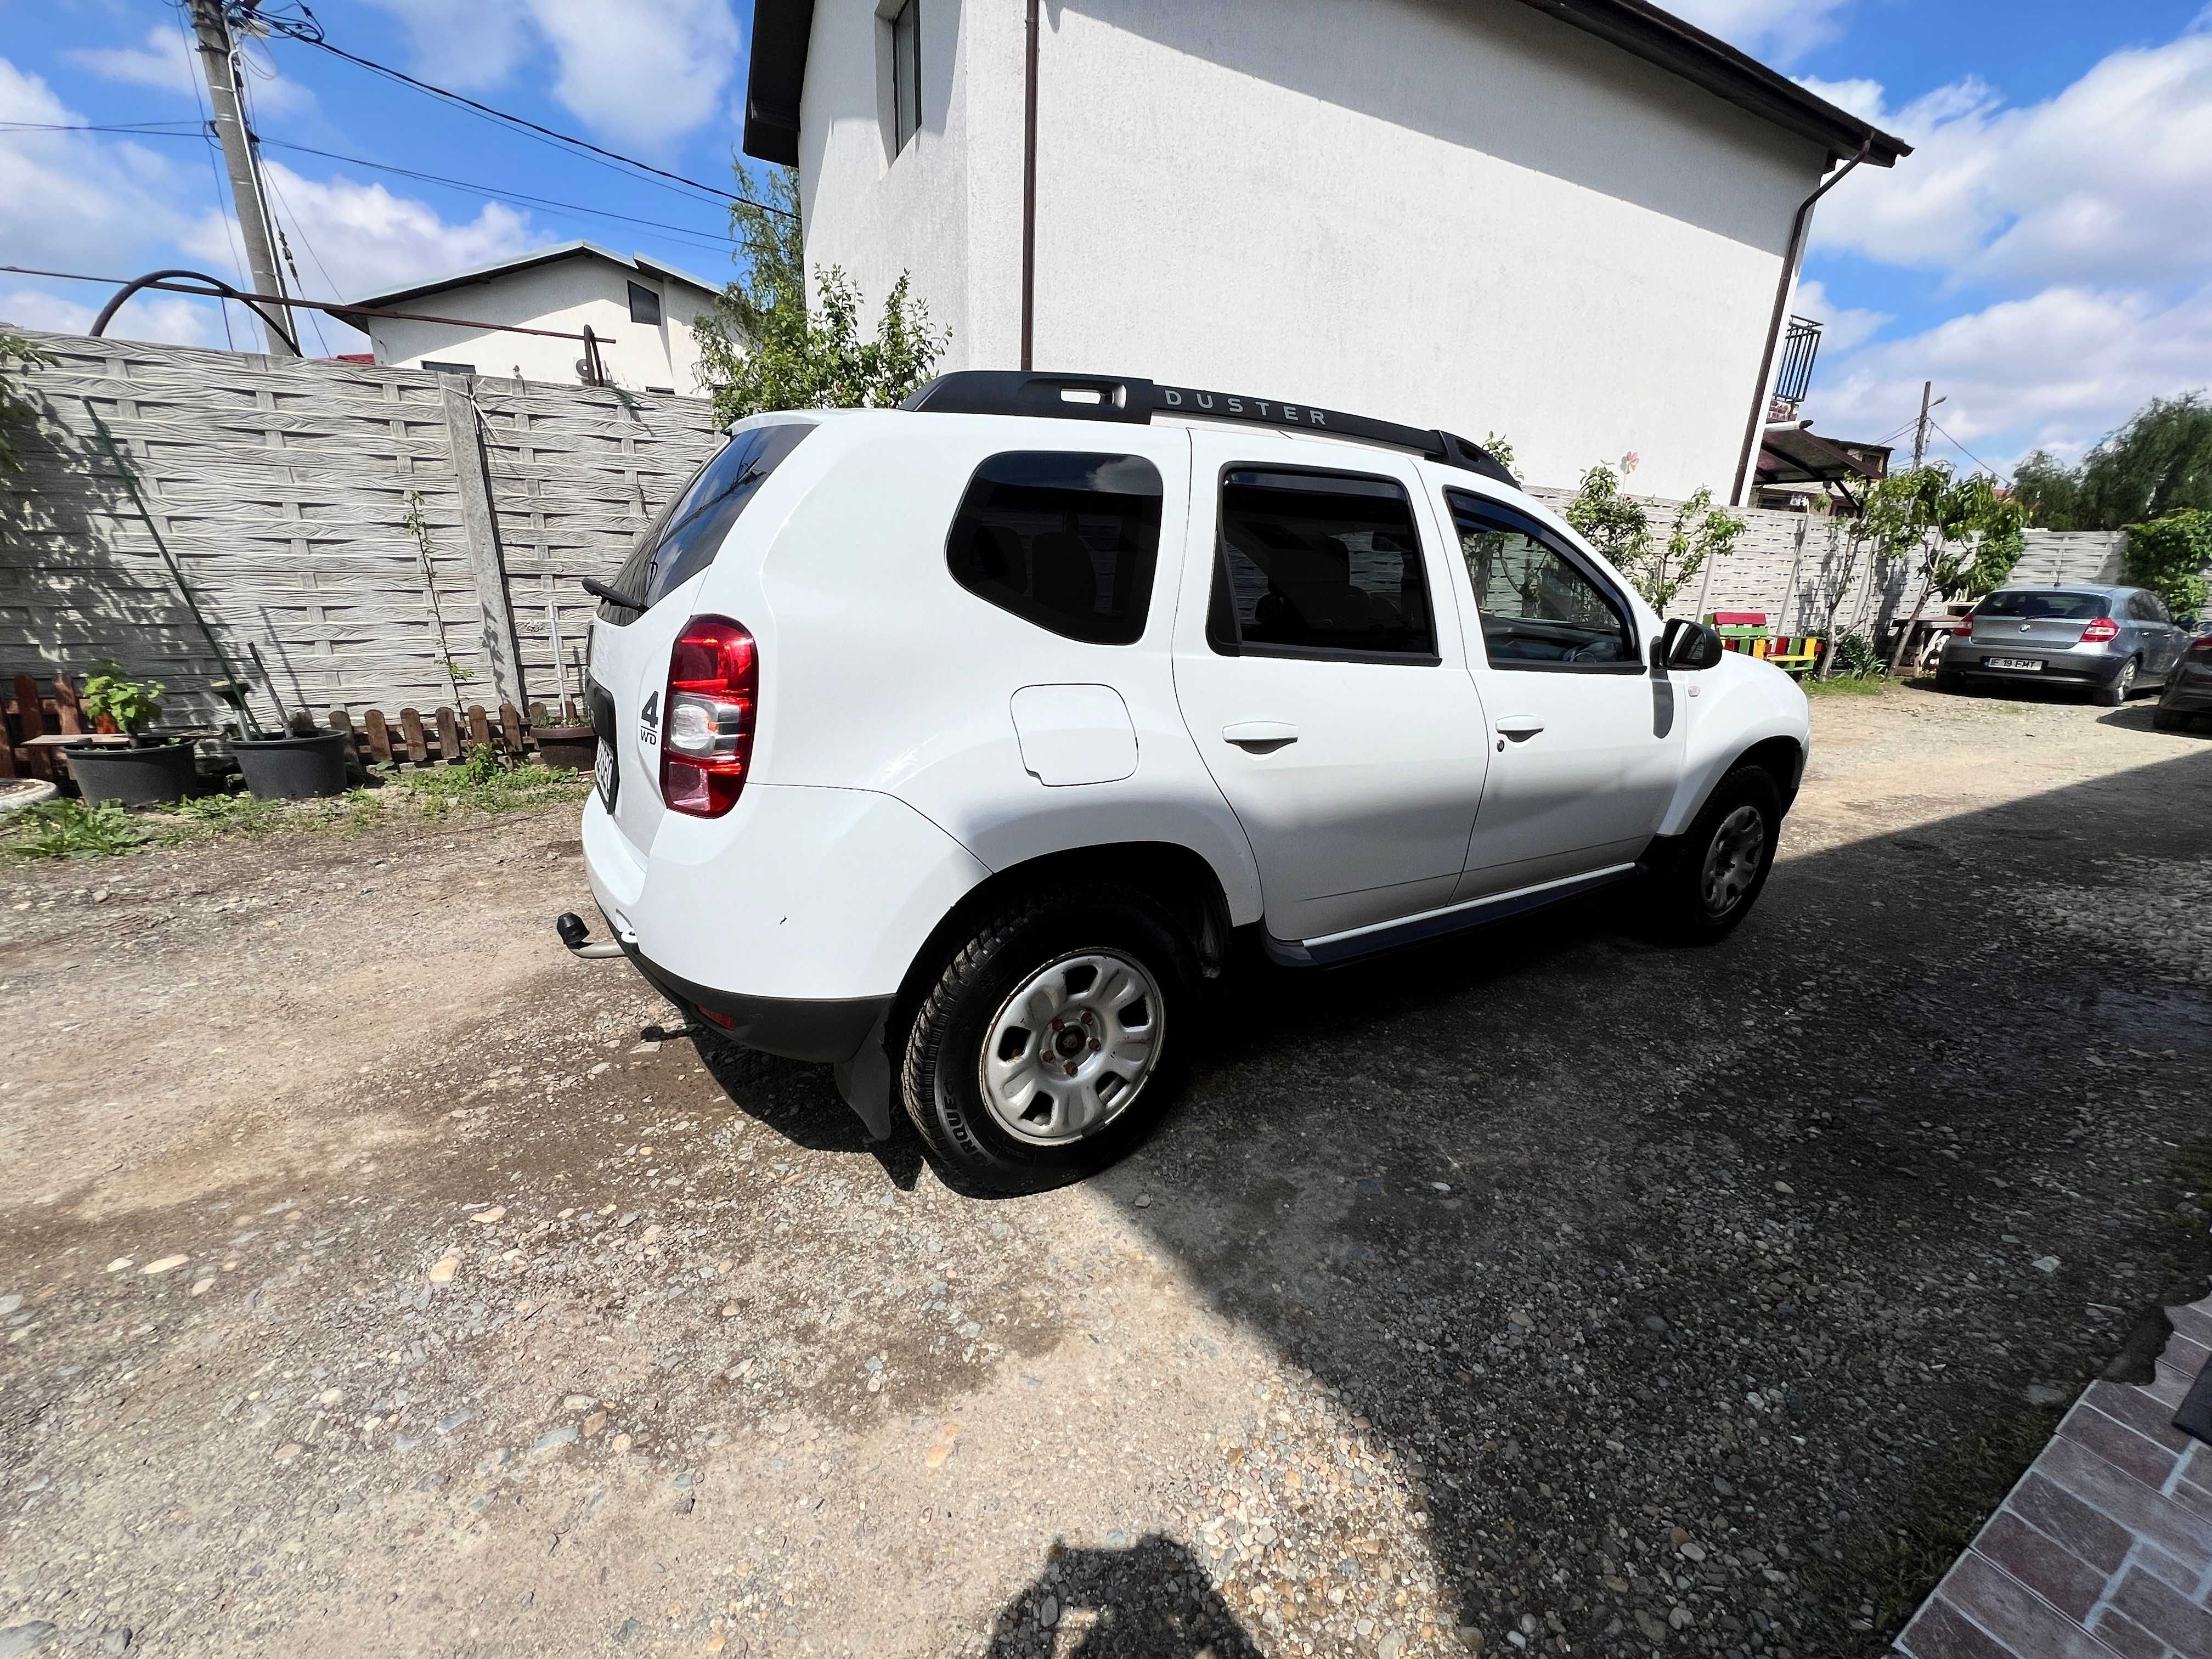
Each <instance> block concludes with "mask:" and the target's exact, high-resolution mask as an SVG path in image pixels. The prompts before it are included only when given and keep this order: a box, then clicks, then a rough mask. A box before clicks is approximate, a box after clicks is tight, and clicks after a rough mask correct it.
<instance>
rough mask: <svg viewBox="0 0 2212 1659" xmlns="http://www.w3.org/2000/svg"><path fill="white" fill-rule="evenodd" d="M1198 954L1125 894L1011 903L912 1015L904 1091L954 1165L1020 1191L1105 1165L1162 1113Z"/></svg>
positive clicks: (989, 1183)
mask: <svg viewBox="0 0 2212 1659" xmlns="http://www.w3.org/2000/svg"><path fill="white" fill-rule="evenodd" d="M1198 983H1199V971H1198V963H1197V957H1196V952H1195V951H1194V950H1193V948H1192V945H1191V943H1190V940H1189V938H1188V935H1187V933H1185V932H1184V930H1183V929H1182V927H1180V926H1179V925H1178V924H1177V922H1176V920H1175V918H1174V917H1173V916H1172V915H1170V914H1169V912H1168V911H1167V910H1166V909H1165V908H1163V907H1162V906H1160V905H1159V904H1158V903H1157V902H1154V901H1153V900H1152V899H1151V898H1150V897H1148V896H1146V895H1144V894H1142V893H1139V892H1137V891H1135V890H1132V889H1124V888H1115V887H1102V888H1098V889H1096V890H1078V889H1072V888H1056V889H1051V890H1045V891H1042V892H1038V893H1035V894H1032V895H1030V896H1025V897H1023V898H1020V899H1017V900H1014V901H1012V902H1010V903H1009V904H1008V905H1007V907H1006V908H1004V909H1002V910H1000V911H999V912H998V913H997V914H995V915H992V916H989V917H987V919H985V920H984V921H982V922H981V923H980V924H979V925H978V927H977V928H976V930H975V933H973V934H972V935H971V936H970V937H969V939H968V940H967V941H966V942H965V943H964V944H963V945H961V946H960V948H959V949H958V950H957V951H955V952H954V953H953V956H952V958H951V961H949V962H948V963H945V967H944V969H943V970H942V971H941V972H940V973H939V975H938V977H937V980H936V981H935V983H934V984H933V986H932V987H930V989H929V991H928V993H927V995H926V996H925V997H924V998H923V1000H922V1003H921V1007H920V1008H919V1009H918V1010H917V1011H916V1012H915V1018H914V1023H913V1025H912V1027H911V1029H910V1030H909V1031H908V1036H907V1040H906V1045H905V1056H904V1062H903V1065H902V1068H901V1076H900V1096H901V1099H902V1103H903V1104H904V1106H905V1109H906V1113H907V1115H908V1118H910V1119H911V1120H912V1121H913V1123H914V1126H915V1130H916V1132H917V1133H920V1135H921V1138H922V1140H923V1141H924V1143H925V1144H927V1146H928V1147H929V1149H930V1150H931V1152H933V1153H935V1154H936V1155H937V1157H938V1158H939V1159H940V1160H942V1162H943V1163H944V1164H946V1165H947V1166H949V1169H950V1170H952V1171H957V1173H958V1174H960V1175H962V1176H966V1177H967V1178H968V1179H969V1180H971V1181H973V1182H976V1183H977V1184H979V1185H982V1186H986V1187H991V1188H1000V1189H1022V1188H1035V1187H1040V1186H1045V1185H1048V1184H1052V1183H1053V1182H1059V1181H1065V1180H1072V1179H1075V1178H1078V1177H1080V1176H1085V1175H1088V1174H1090V1173H1091V1171H1092V1170H1097V1169H1101V1168H1103V1167H1104V1166H1105V1165H1106V1164H1110V1163H1112V1162H1113V1161H1114V1160H1115V1158H1120V1157H1121V1155H1122V1154H1123V1153H1125V1152H1127V1151H1128V1150H1129V1149H1130V1148H1131V1147H1132V1146H1134V1145H1135V1144H1136V1143H1137V1141H1138V1140H1139V1139H1142V1138H1143V1136H1144V1134H1145V1133H1146V1130H1147V1129H1149V1128H1150V1127H1151V1126H1152V1123H1153V1122H1154V1121H1156V1120H1157V1119H1158V1116H1159V1114H1160V1112H1161V1111H1162V1110H1163V1109H1164V1108H1165V1106H1166V1104H1167V1101H1168V1098H1169V1096H1170V1091H1171V1090H1172V1087H1173V1084H1174V1079H1175V1073H1176V1070H1177V1069H1178V1068H1179V1065H1180V1061H1181V1059H1182V1051H1183V1049H1184V1048H1186V1047H1187V1046H1188V1029H1189V1027H1190V1026H1191V1025H1192V1024H1194V1007H1193V1005H1194V1002H1195V1001H1196V999H1197V987H1198Z"/></svg>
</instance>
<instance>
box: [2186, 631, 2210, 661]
mask: <svg viewBox="0 0 2212 1659" xmlns="http://www.w3.org/2000/svg"><path fill="white" fill-rule="evenodd" d="M2189 654H2190V655H2191V656H2192V657H2212V634H2207V635H2205V636H2204V637H2203V639H2201V640H2198V641H2197V642H2196V643H2195V644H2193V645H2191V647H2189Z"/></svg>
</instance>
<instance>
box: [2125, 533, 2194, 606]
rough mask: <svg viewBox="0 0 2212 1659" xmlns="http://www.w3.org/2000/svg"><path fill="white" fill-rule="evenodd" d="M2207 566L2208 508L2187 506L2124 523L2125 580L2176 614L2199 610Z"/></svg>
mask: <svg viewBox="0 0 2212 1659" xmlns="http://www.w3.org/2000/svg"><path fill="white" fill-rule="evenodd" d="M2207 565H2212V510H2207V509H2204V508H2202V507H2197V508H2191V509H2190V510H2189V511H2187V512H2182V513H2168V514H2167V515H2166V517H2165V518H2163V519H2154V520H2151V522H2150V523H2148V524H2131V525H2130V526H2128V556H2127V574H2128V580H2130V582H2133V583H2134V584H2135V585H2136V586H2138V587H2148V588H2149V589H2150V590H2151V592H2154V593H2155V594H2157V595H2158V596H2159V598H2160V599H2164V600H2165V601H2166V609H2167V610H2168V611H2172V613H2173V614H2174V615H2175V616H2177V617H2197V616H2202V615H2203V611H2204V602H2205V599H2206V594H2205V584H2204V576H2203V571H2204V568H2205V567H2206V566H2207Z"/></svg>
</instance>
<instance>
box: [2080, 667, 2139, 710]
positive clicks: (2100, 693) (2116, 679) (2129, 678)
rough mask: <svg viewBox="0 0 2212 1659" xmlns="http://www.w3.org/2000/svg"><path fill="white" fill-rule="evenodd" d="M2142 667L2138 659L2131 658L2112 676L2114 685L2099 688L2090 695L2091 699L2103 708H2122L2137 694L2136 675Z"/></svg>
mask: <svg viewBox="0 0 2212 1659" xmlns="http://www.w3.org/2000/svg"><path fill="white" fill-rule="evenodd" d="M2141 667H2142V664H2141V663H2140V662H2139V661H2138V660H2137V659H2136V658H2134V657H2130V658H2129V659H2127V660H2126V661H2125V662H2124V663H2122V664H2121V665H2120V671H2119V672H2118V673H2117V674H2115V675H2113V676H2112V684H2110V685H2100V686H2099V687H2098V688H2097V689H2096V690H2093V691H2092V692H2091V693H2090V694H2089V696H2090V698H2091V699H2092V701H2093V702H2096V703H2097V704H2098V705H2099V706H2100V707H2101V708H2120V707H2122V706H2123V705H2124V704H2125V703H2126V702H2127V700H2128V698H2129V697H2130V696H2132V695H2133V694H2134V692H2135V689H2136V672H2137V671H2138V670H2139V669H2140V668H2141Z"/></svg>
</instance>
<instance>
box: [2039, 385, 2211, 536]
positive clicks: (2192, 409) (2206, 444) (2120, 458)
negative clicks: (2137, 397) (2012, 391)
mask: <svg viewBox="0 0 2212 1659" xmlns="http://www.w3.org/2000/svg"><path fill="white" fill-rule="evenodd" d="M2014 478H2015V485H2016V487H2017V489H2018V490H2019V493H2020V495H2021V500H2022V501H2024V502H2025V503H2026V505H2027V512H2028V517H2029V520H2030V522H2032V523H2033V524H2036V525H2039V526H2043V527H2044V528H2045V529H2048V530H2118V529H2121V528H2123V527H2124V526H2128V525H2130V524H2136V523H2141V522H2147V521H2148V520H2154V519H2162V518H2164V517H2165V516H2166V514H2167V513H2177V512H2180V511H2181V510H2183V509H2184V508H2212V401H2207V399H2206V395H2205V393H2203V392H2201V391H2200V392H2185V393H2183V394H2182V395H2181V396H2179V397H2178V398H2152V399H2151V400H2150V401H2149V402H2148V403H2147V404H2144V405H2143V406H2142V408H2141V409H2139V410H2136V412H2135V414H2134V415H2133V416H2130V419H2129V421H2128V423H2127V424H2126V425H2125V426H2124V427H2122V428H2120V429H2119V430H2118V432H2115V433H2113V434H2112V435H2110V436H2109V437H2107V438H2106V440H2105V441H2103V442H2102V443H2100V444H2099V445H2098V446H2097V447H2095V448H2093V449H2092V450H2091V451H2090V452H2089V453H2087V455H2085V456H2083V457H2082V459H2081V465H2079V466H2071V467H2069V466H2067V465H2064V464H2063V462H2060V461H2058V460H2056V459H2053V458H2052V457H2051V454H2050V453H2048V452H2047V451H2045V450H2040V449H2039V450H2037V451H2036V452H2035V453H2033V454H2031V455H2029V456H2028V457H2027V459H2025V460H2023V461H2021V464H2020V465H2019V466H2018V467H2017V468H2015V471H2014Z"/></svg>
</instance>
